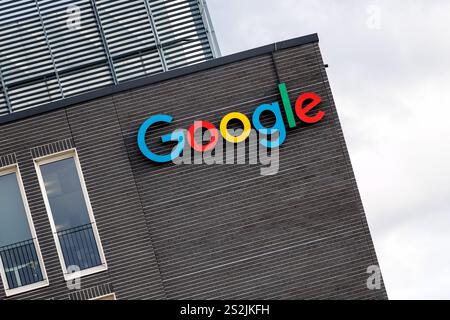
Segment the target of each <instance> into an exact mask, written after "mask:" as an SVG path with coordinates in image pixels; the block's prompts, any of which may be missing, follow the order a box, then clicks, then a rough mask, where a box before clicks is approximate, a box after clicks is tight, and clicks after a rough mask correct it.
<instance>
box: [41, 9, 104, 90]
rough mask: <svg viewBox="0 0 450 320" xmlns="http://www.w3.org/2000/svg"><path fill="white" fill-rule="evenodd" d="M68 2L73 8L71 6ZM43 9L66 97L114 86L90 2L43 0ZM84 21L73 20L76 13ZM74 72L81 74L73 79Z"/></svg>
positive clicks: (44, 22)
mask: <svg viewBox="0 0 450 320" xmlns="http://www.w3.org/2000/svg"><path fill="white" fill-rule="evenodd" d="M68 3H69V4H70V6H68ZM38 5H39V7H38V8H39V10H40V13H41V15H42V19H43V24H44V28H45V31H46V33H47V37H48V43H49V46H50V49H51V53H52V55H53V58H54V61H55V66H56V69H57V72H58V74H59V77H60V81H61V86H62V91H63V94H64V95H65V96H68V95H72V94H75V93H79V92H82V91H83V90H79V89H74V88H82V87H83V86H85V87H86V90H84V91H87V90H91V89H95V88H99V87H103V86H106V85H108V84H112V83H113V78H112V76H111V70H108V73H109V75H105V68H108V60H107V55H106V52H105V47H104V46H103V43H102V39H101V35H100V32H99V28H98V26H97V23H96V20H95V16H94V12H93V8H92V5H91V1H90V0H77V1H67V0H57V1H55V0H39V1H38ZM75 8H76V9H75ZM77 11H79V13H80V18H81V19H80V21H79V23H78V22H77V21H71V18H70V16H69V15H70V14H71V13H72V12H74V13H76V12H77ZM73 71H76V72H77V73H79V75H78V76H77V77H74V76H72V74H73Z"/></svg>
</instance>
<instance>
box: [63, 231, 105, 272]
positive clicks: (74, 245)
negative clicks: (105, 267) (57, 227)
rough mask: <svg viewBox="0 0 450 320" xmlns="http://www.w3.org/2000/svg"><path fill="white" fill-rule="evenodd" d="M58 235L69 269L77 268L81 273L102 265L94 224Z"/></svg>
mask: <svg viewBox="0 0 450 320" xmlns="http://www.w3.org/2000/svg"><path fill="white" fill-rule="evenodd" d="M56 234H57V236H58V239H59V243H60V246H61V250H62V254H63V257H64V262H65V264H66V267H67V268H69V267H70V266H76V267H78V268H79V269H80V271H81V270H86V269H90V268H93V267H97V266H100V265H102V261H101V258H100V253H99V249H98V246H97V241H96V239H95V236H94V229H93V224H86V225H82V226H79V227H75V228H71V229H67V230H62V231H58V232H57V233H56Z"/></svg>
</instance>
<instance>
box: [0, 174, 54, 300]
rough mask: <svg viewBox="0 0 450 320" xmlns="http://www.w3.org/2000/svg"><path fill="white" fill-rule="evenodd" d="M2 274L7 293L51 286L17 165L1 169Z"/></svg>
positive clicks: (0, 269) (0, 233) (8, 294)
mask: <svg viewBox="0 0 450 320" xmlns="http://www.w3.org/2000/svg"><path fill="white" fill-rule="evenodd" d="M0 274H1V278H2V281H3V286H4V287H5V291H6V295H7V296H11V295H14V294H19V293H23V292H26V291H29V290H33V289H37V288H40V287H43V286H46V285H48V281H47V275H46V273H45V268H44V264H43V261H42V256H41V252H40V249H39V244H38V241H37V239H36V233H35V231H34V227H33V221H32V219H31V214H30V210H29V208H28V203H27V200H26V197H25V191H24V188H23V184H22V180H21V178H20V174H19V169H18V167H17V166H12V167H9V168H6V169H1V170H0Z"/></svg>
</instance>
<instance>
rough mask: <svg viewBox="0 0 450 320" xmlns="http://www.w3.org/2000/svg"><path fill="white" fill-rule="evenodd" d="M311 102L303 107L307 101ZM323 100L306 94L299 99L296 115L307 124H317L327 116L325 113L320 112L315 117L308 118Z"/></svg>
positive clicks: (315, 95)
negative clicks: (309, 113)
mask: <svg viewBox="0 0 450 320" xmlns="http://www.w3.org/2000/svg"><path fill="white" fill-rule="evenodd" d="M307 100H311V102H310V103H308V104H307V105H306V106H303V104H304V103H305V101H307ZM321 101H322V99H320V97H319V96H318V95H317V94H315V93H312V92H308V93H304V94H302V95H301V96H299V97H298V99H297V102H296V103H295V113H297V116H298V117H299V119H300V120H302V121H303V122H305V123H311V124H312V123H317V122H319V121H320V120H322V118H323V117H324V116H325V112H323V111H319V112H317V113H316V114H315V115H314V116H308V115H307V113H308V112H309V111H311V110H312V109H313V108H314V107H316V106H317V105H318V104H319V103H320V102H321Z"/></svg>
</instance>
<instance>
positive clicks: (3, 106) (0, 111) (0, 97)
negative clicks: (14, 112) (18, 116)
mask: <svg viewBox="0 0 450 320" xmlns="http://www.w3.org/2000/svg"><path fill="white" fill-rule="evenodd" d="M8 113H9V110H8V104H7V103H6V99H5V95H4V94H3V88H2V87H0V116H4V115H6V114H8Z"/></svg>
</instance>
